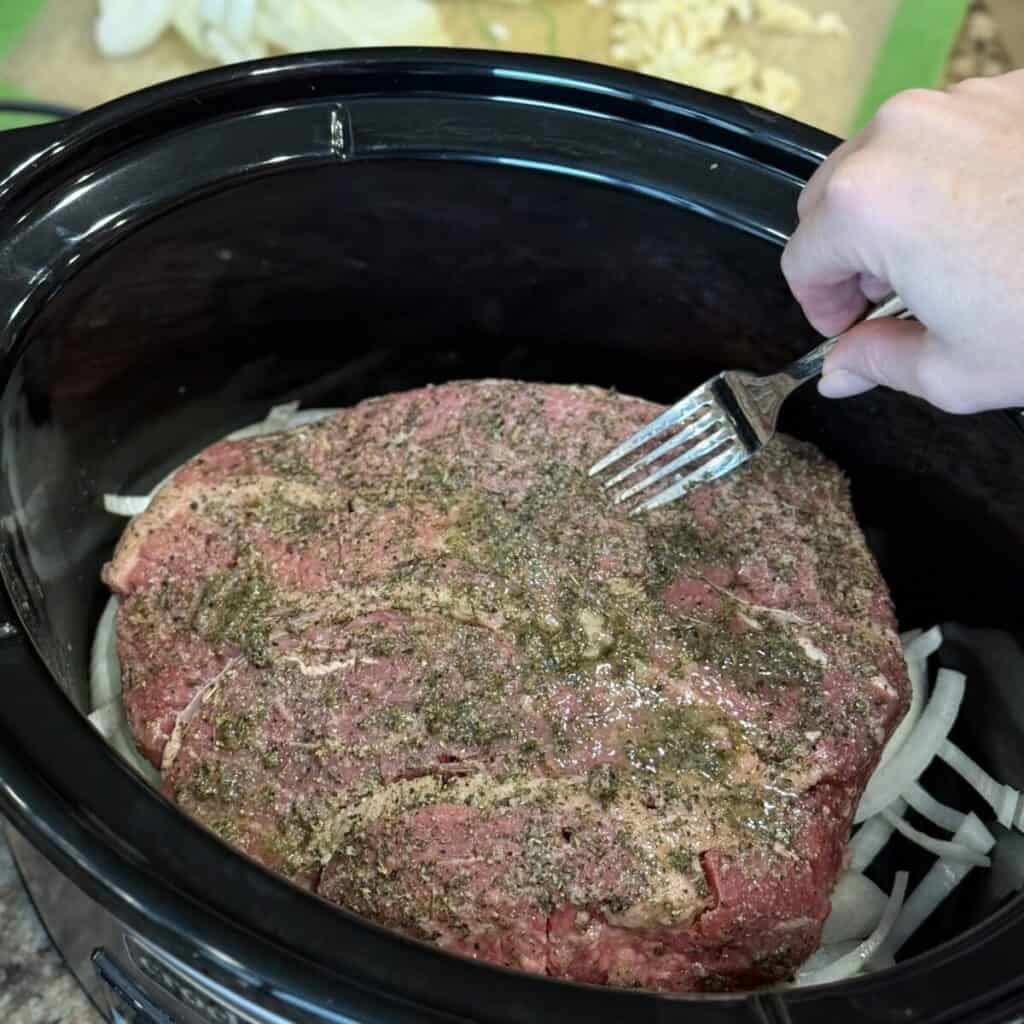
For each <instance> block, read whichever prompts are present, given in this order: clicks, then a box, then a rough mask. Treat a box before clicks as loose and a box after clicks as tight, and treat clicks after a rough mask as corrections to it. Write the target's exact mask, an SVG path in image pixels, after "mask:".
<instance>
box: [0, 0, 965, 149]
mask: <svg viewBox="0 0 1024 1024" xmlns="http://www.w3.org/2000/svg"><path fill="white" fill-rule="evenodd" d="M368 2H369V0H368ZM969 2H970V0H903V3H902V4H900V6H899V8H898V9H897V12H896V16H895V17H894V18H893V22H892V26H891V27H890V29H889V35H888V37H887V38H886V41H885V43H884V44H883V46H882V52H881V53H880V54H879V57H878V60H877V61H876V62H875V70H874V73H873V74H872V76H871V79H870V81H869V83H868V87H867V89H866V90H865V92H864V96H863V97H862V99H861V103H860V107H859V108H858V111H857V116H856V119H855V121H854V124H853V125H852V128H853V130H856V129H857V128H860V127H861V126H862V125H864V124H865V123H866V122H867V121H869V120H870V119H871V117H872V116H873V115H874V113H875V111H876V110H877V109H878V108H879V106H880V105H881V104H882V103H883V102H885V100H886V99H888V98H889V97H890V96H892V95H894V94H895V93H897V92H901V91H902V90H903V89H912V88H922V87H923V88H934V87H935V86H937V85H940V84H941V83H942V79H943V73H944V71H945V67H946V62H947V61H948V60H949V55H950V53H951V52H952V49H953V44H954V43H955V42H956V39H957V36H958V34H959V32H960V27H961V25H963V21H964V17H965V15H966V13H967V8H968V5H969ZM44 3H45V0H2V3H0V55H3V54H5V53H8V52H10V50H11V49H13V47H14V46H15V44H16V43H17V41H18V39H19V37H20V36H21V34H22V32H24V31H25V29H26V27H27V26H28V24H29V22H30V21H31V20H32V17H33V15H35V13H36V12H37V11H38V10H39V9H40V8H41V7H42V6H43V4H44ZM2 98H7V99H15V98H21V99H24V98H26V97H23V96H20V94H19V93H18V91H17V90H16V89H15V88H14V87H13V86H12V85H10V83H8V82H4V81H3V80H2V79H0V99H2ZM36 120H39V119H38V118H33V117H28V116H23V115H11V114H0V129H3V128H14V127H17V126H19V125H23V124H30V123H32V122H33V121H36Z"/></svg>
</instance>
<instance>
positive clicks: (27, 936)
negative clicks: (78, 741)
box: [0, 827, 101, 1024]
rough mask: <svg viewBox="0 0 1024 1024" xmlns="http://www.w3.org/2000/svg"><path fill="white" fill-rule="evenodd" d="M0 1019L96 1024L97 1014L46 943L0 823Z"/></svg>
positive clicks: (10, 1023) (23, 1023)
mask: <svg viewBox="0 0 1024 1024" xmlns="http://www.w3.org/2000/svg"><path fill="white" fill-rule="evenodd" d="M0 1021H2V1022H3V1024H100V1021H101V1018H100V1015H99V1014H98V1013H97V1012H96V1011H95V1010H94V1009H93V1006H92V1004H91V1003H90V1002H89V1000H88V998H87V997H86V996H85V994H84V993H83V992H82V990H81V989H80V988H79V986H78V982H77V981H75V978H74V977H73V975H72V974H71V972H70V971H69V970H67V968H66V967H65V966H64V962H63V960H61V958H60V954H59V953H58V952H57V951H56V949H54V947H53V945H52V944H51V943H50V939H49V937H48V936H47V934H46V931H45V929H44V928H43V926H42V924H41V923H40V921H39V918H38V917H37V915H36V912H35V909H34V908H33V906H32V903H31V901H30V900H29V898H28V893H27V892H26V891H25V888H24V886H23V885H22V884H21V878H20V877H19V876H18V871H17V868H16V867H15V865H14V858H13V857H12V856H11V850H10V847H9V846H8V844H7V839H6V838H5V836H4V831H3V828H2V827H0Z"/></svg>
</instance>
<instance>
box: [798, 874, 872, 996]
mask: <svg viewBox="0 0 1024 1024" xmlns="http://www.w3.org/2000/svg"><path fill="white" fill-rule="evenodd" d="M882 895H883V898H884V896H885V894H884V893H883V894H882ZM883 906H884V904H883ZM876 924H877V922H876ZM860 943H861V940H860V939H844V940H843V941H842V942H834V943H832V944H831V945H827V946H826V945H821V946H819V947H818V948H817V949H816V950H815V951H814V952H813V953H812V954H811V955H810V956H809V957H808V958H807V959H806V960H805V961H804V964H803V966H802V967H801V968H800V970H799V971H798V972H797V978H796V983H797V984H798V985H799V984H800V975H802V974H810V973H811V972H812V971H820V970H821V968H822V967H828V966H829V964H834V963H835V962H836V961H837V960H838V959H839V958H840V957H842V956H846V954H847V953H852V952H853V951H854V950H855V949H856V948H857V947H858V946H859V945H860Z"/></svg>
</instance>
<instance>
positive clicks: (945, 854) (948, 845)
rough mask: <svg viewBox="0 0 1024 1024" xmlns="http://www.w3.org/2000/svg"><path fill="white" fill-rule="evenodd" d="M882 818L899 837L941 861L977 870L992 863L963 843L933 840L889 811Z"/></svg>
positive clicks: (883, 812)
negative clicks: (964, 865) (969, 866)
mask: <svg viewBox="0 0 1024 1024" xmlns="http://www.w3.org/2000/svg"><path fill="white" fill-rule="evenodd" d="M882 816H883V817H884V818H886V819H887V820H888V821H889V823H890V824H891V825H892V827H893V828H894V829H896V831H897V832H899V833H900V835H902V836H905V837H906V838H907V839H909V840H910V841H911V842H912V843H916V844H917V845H918V846H920V847H921V848H922V849H925V850H927V851H928V852H929V853H934V854H935V856H936V857H941V858H942V859H943V860H948V861H953V862H955V863H957V864H970V865H971V866H973V867H977V868H987V867H988V866H989V864H991V863H992V862H991V860H989V858H988V857H986V856H985V855H984V854H981V853H978V852H977V851H976V850H974V849H972V848H971V847H970V846H964V845H963V843H958V842H956V841H955V840H954V841H947V840H945V839H933V838H932V837H931V836H929V835H926V834H925V833H924V832H920V831H918V829H916V828H914V826H913V825H910V824H908V823H907V822H905V821H904V820H903V819H902V818H897V817H896V815H895V814H893V813H892V812H890V811H882Z"/></svg>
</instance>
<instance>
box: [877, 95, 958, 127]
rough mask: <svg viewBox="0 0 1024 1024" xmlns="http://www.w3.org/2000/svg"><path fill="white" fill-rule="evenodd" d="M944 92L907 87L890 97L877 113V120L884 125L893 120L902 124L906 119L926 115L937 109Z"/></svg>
mask: <svg viewBox="0 0 1024 1024" xmlns="http://www.w3.org/2000/svg"><path fill="white" fill-rule="evenodd" d="M942 99H943V94H942V93H941V92H938V91H937V90H935V89H905V90H904V91H903V92H898V93H896V95H895V96H891V97H889V99H887V100H886V101H885V102H884V103H883V104H882V105H881V106H880V107H879V108H878V113H877V114H875V121H876V122H877V123H878V124H879V125H882V126H885V125H887V124H891V123H893V122H895V123H898V124H902V123H904V122H905V121H906V120H908V119H910V120H913V119H917V118H920V117H924V116H926V115H928V114H930V113H932V112H933V111H935V110H936V109H937V108H938V107H939V105H940V104H941V102H942Z"/></svg>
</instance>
